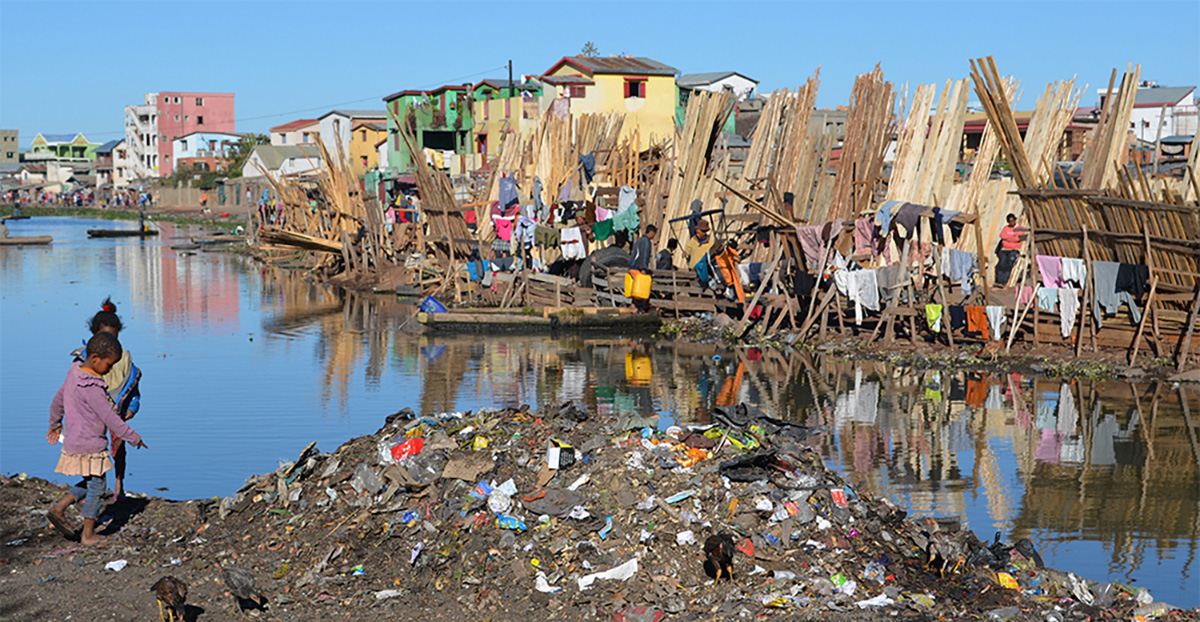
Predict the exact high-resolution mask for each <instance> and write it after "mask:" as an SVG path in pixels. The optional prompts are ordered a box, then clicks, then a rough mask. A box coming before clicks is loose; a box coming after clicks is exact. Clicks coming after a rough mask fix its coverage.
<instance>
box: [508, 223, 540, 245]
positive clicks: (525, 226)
mask: <svg viewBox="0 0 1200 622" xmlns="http://www.w3.org/2000/svg"><path fill="white" fill-rule="evenodd" d="M536 227H537V223H535V222H533V220H532V219H530V218H527V217H525V216H517V224H516V228H515V229H513V236H515V237H516V238H517V241H518V242H520V243H521V244H524V245H525V246H529V245H531V244H533V231H534V229H535V228H536Z"/></svg>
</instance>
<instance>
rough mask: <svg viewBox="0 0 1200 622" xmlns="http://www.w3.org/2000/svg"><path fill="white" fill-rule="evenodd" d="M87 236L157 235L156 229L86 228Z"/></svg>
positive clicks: (141, 236)
mask: <svg viewBox="0 0 1200 622" xmlns="http://www.w3.org/2000/svg"><path fill="white" fill-rule="evenodd" d="M87 234H88V237H89V238H148V237H152V236H156V235H158V230H157V229H147V230H145V231H139V230H137V229H88V232H87Z"/></svg>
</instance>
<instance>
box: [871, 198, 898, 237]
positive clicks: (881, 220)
mask: <svg viewBox="0 0 1200 622" xmlns="http://www.w3.org/2000/svg"><path fill="white" fill-rule="evenodd" d="M898 207H900V202H899V201H885V202H884V203H883V205H880V206H879V209H878V210H877V211H876V212H875V224H877V225H879V233H880V235H883V236H887V234H888V231H890V230H891V228H892V213H893V212H894V211H895V210H896V209H897V208H898Z"/></svg>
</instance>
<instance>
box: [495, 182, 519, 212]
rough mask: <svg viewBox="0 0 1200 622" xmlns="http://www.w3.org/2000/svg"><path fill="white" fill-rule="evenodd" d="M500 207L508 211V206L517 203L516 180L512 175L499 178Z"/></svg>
mask: <svg viewBox="0 0 1200 622" xmlns="http://www.w3.org/2000/svg"><path fill="white" fill-rule="evenodd" d="M499 193H500V194H499V199H500V209H501V210H502V211H505V212H506V211H508V208H509V207H511V206H513V205H516V204H517V182H516V181H515V180H513V178H512V177H509V176H507V175H506V176H504V177H501V178H500V190H499Z"/></svg>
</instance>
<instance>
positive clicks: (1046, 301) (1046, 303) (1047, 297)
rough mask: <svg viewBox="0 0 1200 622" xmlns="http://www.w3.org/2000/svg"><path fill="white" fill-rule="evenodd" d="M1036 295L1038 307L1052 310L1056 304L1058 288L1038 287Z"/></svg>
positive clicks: (1043, 309)
mask: <svg viewBox="0 0 1200 622" xmlns="http://www.w3.org/2000/svg"><path fill="white" fill-rule="evenodd" d="M1037 297H1038V308H1039V309H1041V310H1042V311H1053V310H1054V307H1057V306H1058V288H1055V287H1039V288H1038V292H1037Z"/></svg>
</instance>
